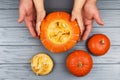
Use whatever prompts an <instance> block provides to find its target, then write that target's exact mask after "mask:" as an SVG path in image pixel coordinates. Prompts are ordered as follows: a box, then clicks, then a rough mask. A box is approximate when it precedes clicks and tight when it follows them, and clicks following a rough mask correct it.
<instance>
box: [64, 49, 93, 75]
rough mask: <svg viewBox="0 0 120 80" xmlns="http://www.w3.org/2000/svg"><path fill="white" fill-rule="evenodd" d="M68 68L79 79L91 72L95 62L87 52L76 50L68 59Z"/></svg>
mask: <svg viewBox="0 0 120 80" xmlns="http://www.w3.org/2000/svg"><path fill="white" fill-rule="evenodd" d="M66 67H67V69H68V71H69V72H70V73H72V74H73V75H75V76H77V77H81V76H85V75H87V74H88V73H89V72H90V71H91V69H92V67H93V60H92V57H91V56H90V55H89V54H88V53H87V52H86V51H83V50H75V51H74V52H72V53H71V54H70V55H69V56H68V57H67V60H66Z"/></svg>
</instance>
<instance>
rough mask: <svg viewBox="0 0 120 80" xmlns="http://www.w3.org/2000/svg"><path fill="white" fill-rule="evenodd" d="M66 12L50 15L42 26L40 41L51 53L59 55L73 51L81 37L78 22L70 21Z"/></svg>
mask: <svg viewBox="0 0 120 80" xmlns="http://www.w3.org/2000/svg"><path fill="white" fill-rule="evenodd" d="M70 18H71V16H70V14H68V13H66V12H53V13H50V14H49V15H48V16H47V17H46V18H45V19H44V20H43V21H42V24H41V31H40V32H41V34H40V39H41V42H42V44H43V45H44V46H45V47H46V48H47V49H48V50H50V51H51V52H54V53H58V52H64V51H67V50H69V49H71V48H72V47H73V46H74V45H75V44H76V42H77V41H78V39H79V37H80V29H79V26H78V24H77V22H76V21H73V22H71V21H70Z"/></svg>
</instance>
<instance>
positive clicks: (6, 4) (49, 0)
mask: <svg viewBox="0 0 120 80" xmlns="http://www.w3.org/2000/svg"><path fill="white" fill-rule="evenodd" d="M58 3H59V4H58ZM53 4H54V5H53ZM97 4H98V7H99V9H120V7H119V6H120V0H98V2H97ZM0 5H1V6H0V9H18V5H19V0H0ZM72 5H73V0H45V8H51V9H55V8H58V9H60V8H61V9H72ZM113 5H114V7H113Z"/></svg>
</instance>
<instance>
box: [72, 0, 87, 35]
mask: <svg viewBox="0 0 120 80" xmlns="http://www.w3.org/2000/svg"><path fill="white" fill-rule="evenodd" d="M85 1H86V0H74V6H73V10H72V17H71V21H74V20H76V21H77V23H78V25H79V27H80V29H81V34H82V33H83V31H84V25H83V19H82V8H83V6H84V4H85Z"/></svg>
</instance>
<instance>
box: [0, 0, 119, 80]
mask: <svg viewBox="0 0 120 80" xmlns="http://www.w3.org/2000/svg"><path fill="white" fill-rule="evenodd" d="M18 5H19V0H0V80H57V79H59V78H60V79H64V80H120V78H119V76H120V35H119V34H120V17H119V16H120V0H98V2H97V5H98V8H99V9H100V13H101V16H102V18H103V21H104V22H105V25H104V27H100V26H99V25H97V24H96V23H94V26H93V27H94V28H93V31H92V33H91V34H90V36H91V35H93V34H95V33H104V34H106V35H107V36H108V37H109V38H110V40H111V48H110V50H109V51H108V52H107V54H106V55H104V56H101V57H96V56H93V55H92V57H93V61H94V66H93V69H92V71H91V72H90V74H88V75H87V76H85V77H80V78H78V77H75V76H73V75H71V74H70V73H69V72H68V71H67V69H66V67H65V59H66V57H67V55H68V54H69V53H70V52H72V51H73V50H76V49H82V50H86V51H87V48H86V43H87V42H83V41H81V42H79V43H77V44H76V46H75V47H73V48H72V49H71V50H69V51H67V52H65V53H63V54H53V53H51V52H49V51H48V50H46V49H45V48H44V47H43V46H42V44H41V42H40V41H39V40H38V39H34V38H32V37H31V35H30V34H29V31H28V30H27V29H26V27H25V24H24V23H22V24H19V23H17V18H18ZM72 5H73V0H45V8H46V11H47V13H49V12H52V11H67V12H70V11H71V9H72ZM38 52H45V53H47V54H49V55H50V56H51V57H52V58H53V60H54V63H55V67H54V69H53V72H52V73H51V74H49V75H47V76H36V75H35V74H34V73H33V72H32V71H31V68H30V64H29V63H30V62H29V60H30V59H31V58H32V57H33V56H34V55H35V54H37V53H38Z"/></svg>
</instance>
